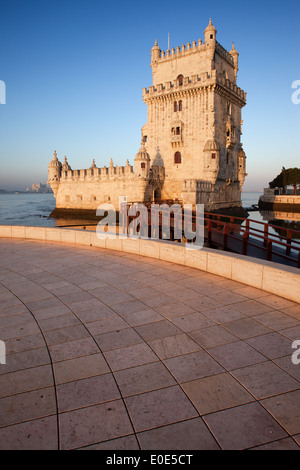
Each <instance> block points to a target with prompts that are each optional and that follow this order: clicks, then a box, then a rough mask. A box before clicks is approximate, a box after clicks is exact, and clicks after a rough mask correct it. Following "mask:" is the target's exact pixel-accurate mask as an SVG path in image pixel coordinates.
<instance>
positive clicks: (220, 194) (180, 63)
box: [142, 20, 246, 210]
mask: <svg viewBox="0 0 300 470" xmlns="http://www.w3.org/2000/svg"><path fill="white" fill-rule="evenodd" d="M216 34H217V31H216V28H215V27H214V26H213V24H212V22H211V20H210V21H209V24H208V26H207V28H206V29H205V31H204V43H202V41H201V39H200V40H199V41H198V42H197V43H196V41H194V42H193V43H192V44H190V43H188V44H187V45H182V46H181V47H179V46H178V47H177V48H176V50H175V49H174V48H172V49H171V50H167V51H166V52H165V51H161V50H160V48H159V46H158V44H157V41H155V45H154V47H153V48H152V50H151V67H152V76H153V83H152V85H151V86H150V87H149V88H148V89H146V88H144V89H143V100H144V102H145V103H146V105H147V107H148V119H147V123H146V124H145V126H144V127H143V129H142V135H143V140H144V141H145V145H146V148H147V152H148V154H149V156H150V159H151V160H152V159H153V158H154V156H156V157H157V155H159V156H160V159H161V160H162V164H163V166H164V169H165V180H164V183H163V187H162V199H178V200H180V201H182V202H183V203H187V202H189V203H192V204H195V203H204V204H205V205H206V207H207V209H208V210H214V209H218V208H224V207H233V206H240V205H241V187H242V184H243V182H244V179H245V158H246V157H245V153H244V151H243V149H242V143H241V134H242V130H241V125H242V121H241V109H242V107H243V106H244V105H245V104H246V93H245V92H244V91H243V90H241V89H240V88H239V87H238V86H237V83H236V82H237V71H238V52H237V51H236V49H235V47H234V45H233V46H232V49H231V51H230V52H228V51H226V50H225V49H224V48H223V47H222V46H221V45H220V44H219V43H218V42H217V40H216Z"/></svg>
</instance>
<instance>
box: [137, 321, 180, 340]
mask: <svg viewBox="0 0 300 470" xmlns="http://www.w3.org/2000/svg"><path fill="white" fill-rule="evenodd" d="M135 330H136V331H137V332H138V334H139V335H141V337H142V338H143V339H144V340H145V341H147V342H149V341H153V340H155V339H161V338H165V337H166V336H172V335H177V334H179V333H181V330H180V329H179V328H177V326H175V325H174V324H173V323H171V322H170V321H168V320H162V321H156V322H153V323H148V324H146V325H140V326H137V327H136V328H135Z"/></svg>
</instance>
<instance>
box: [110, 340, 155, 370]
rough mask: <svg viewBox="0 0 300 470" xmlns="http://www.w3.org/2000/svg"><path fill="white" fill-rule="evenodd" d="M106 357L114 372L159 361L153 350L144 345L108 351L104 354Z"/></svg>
mask: <svg viewBox="0 0 300 470" xmlns="http://www.w3.org/2000/svg"><path fill="white" fill-rule="evenodd" d="M104 356H105V358H106V359H107V361H108V363H109V365H110V367H111V368H112V370H113V371H116V370H122V369H128V368H130V367H134V366H140V365H143V364H148V363H150V362H155V361H158V357H157V356H156V355H155V354H154V353H153V351H152V350H151V348H149V346H148V345H147V344H143V343H142V344H135V345H133V346H128V347H127V348H120V349H113V350H111V351H106V352H104Z"/></svg>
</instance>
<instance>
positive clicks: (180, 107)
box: [178, 100, 182, 111]
mask: <svg viewBox="0 0 300 470" xmlns="http://www.w3.org/2000/svg"><path fill="white" fill-rule="evenodd" d="M178 111H182V101H181V100H180V101H179V102H178Z"/></svg>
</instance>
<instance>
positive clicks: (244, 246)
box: [243, 231, 248, 256]
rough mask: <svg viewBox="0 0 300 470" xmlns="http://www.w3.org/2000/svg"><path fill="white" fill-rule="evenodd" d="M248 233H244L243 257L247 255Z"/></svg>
mask: <svg viewBox="0 0 300 470" xmlns="http://www.w3.org/2000/svg"><path fill="white" fill-rule="evenodd" d="M247 244H248V232H247V231H245V232H244V233H243V255H245V256H246V255H247Z"/></svg>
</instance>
